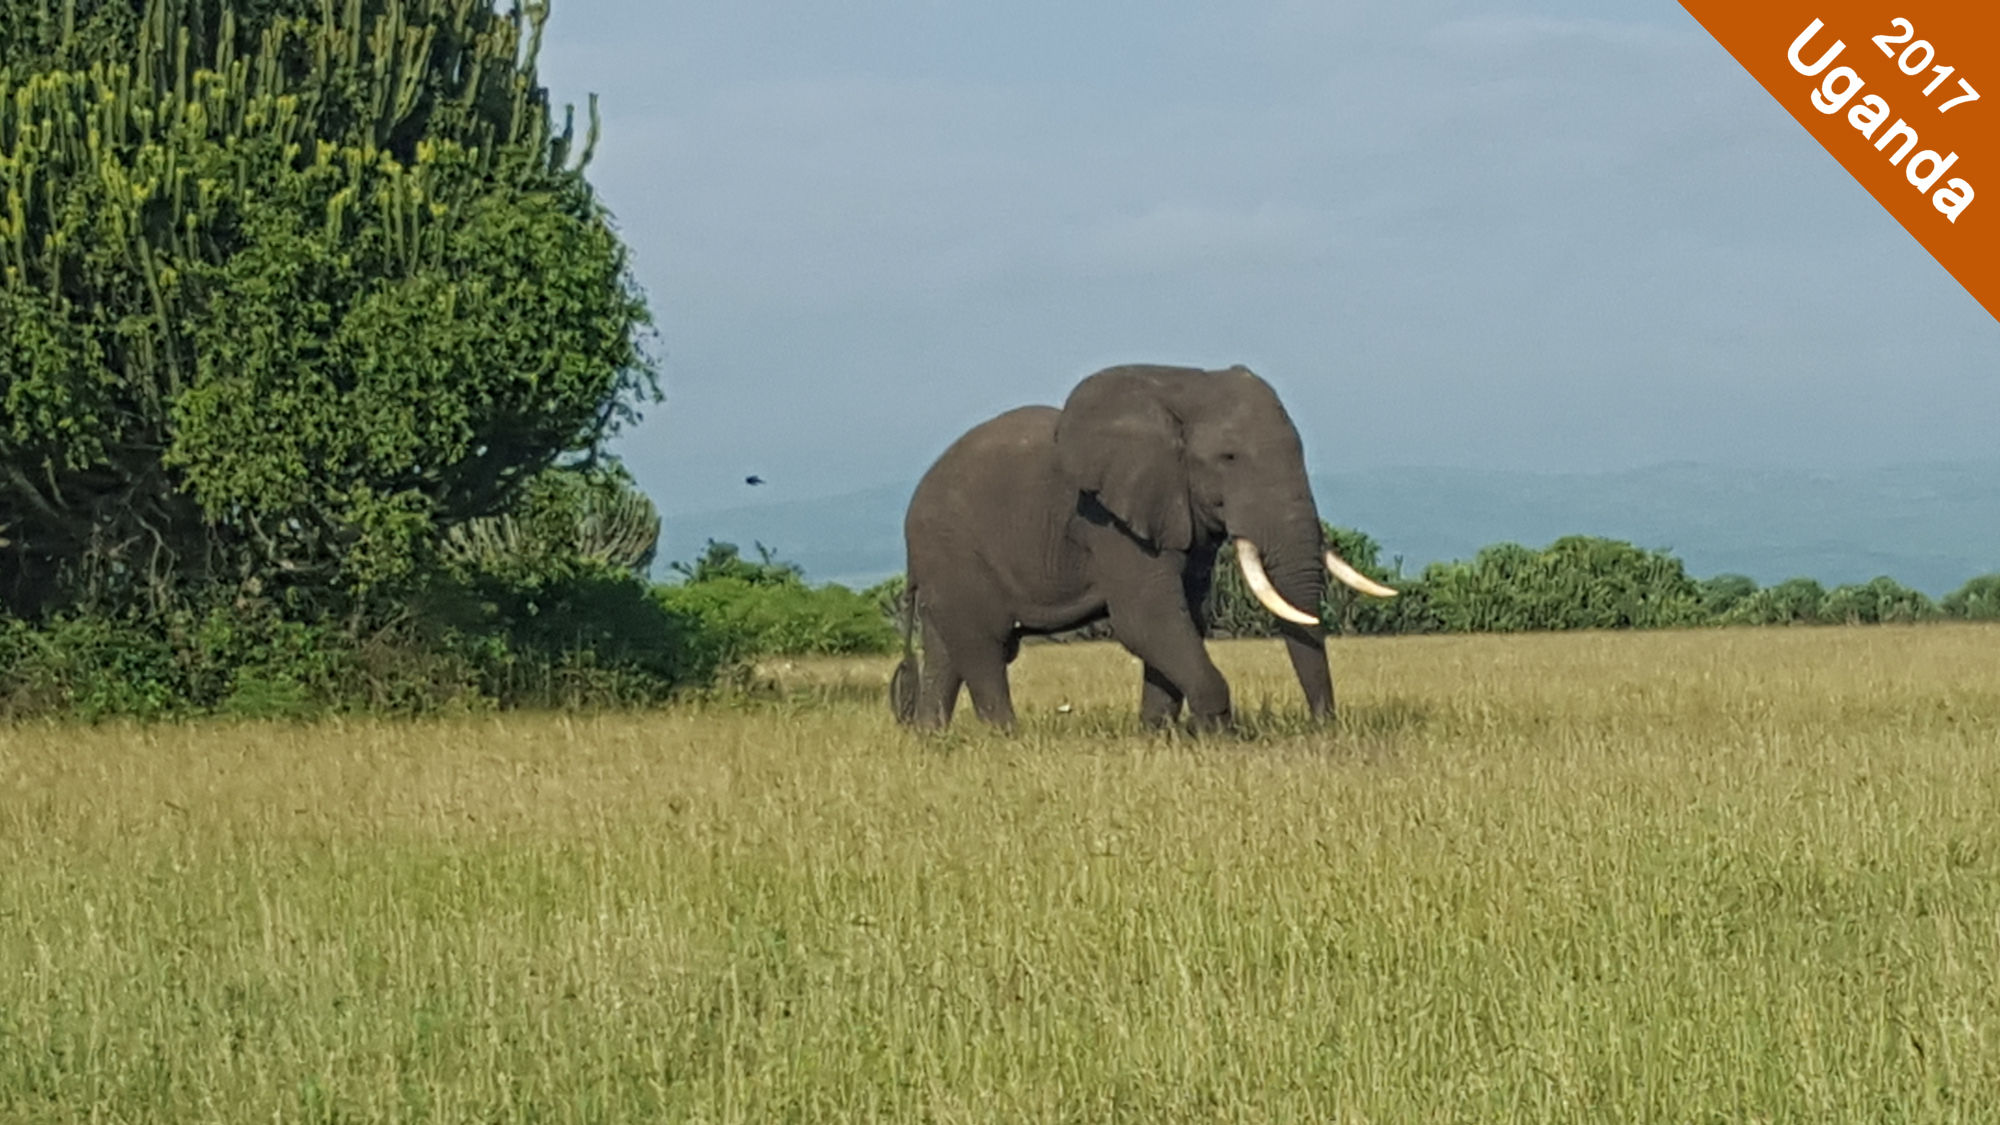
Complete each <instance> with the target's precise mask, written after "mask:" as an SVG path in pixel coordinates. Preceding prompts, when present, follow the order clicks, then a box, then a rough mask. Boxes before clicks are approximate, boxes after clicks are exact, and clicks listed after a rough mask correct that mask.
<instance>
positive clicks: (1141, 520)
mask: <svg viewBox="0 0 2000 1125" xmlns="http://www.w3.org/2000/svg"><path fill="white" fill-rule="evenodd" d="M1184 453H1185V447H1184V445H1183V443H1182V437H1181V420H1180V419H1179V418H1177V417H1175V416H1174V414H1173V412H1172V411H1171V410H1169V409H1168V408H1167V404H1166V402H1165V400H1164V399H1163V398H1162V396H1161V395H1160V388H1159V381H1158V379H1157V378H1155V377H1153V376H1152V375H1151V374H1150V373H1147V372H1144V371H1138V370H1130V369H1121V368H1109V369H1107V370H1104V371H1100V372H1098V373H1097V374H1095V375H1092V376H1090V377H1089V378H1087V379H1085V380H1084V381H1083V382H1081V383H1079V384H1077V387H1076V389H1075V390H1074V391H1071V392H1070V396H1069V400H1068V401H1067V402H1065V403H1064V404H1063V410H1062V417H1061V418H1060V419H1059V420H1058V421H1057V422H1056V456H1057V458H1058V459H1059V460H1060V461H1061V463H1062V469H1063V472H1064V473H1065V474H1067V475H1068V477H1069V478H1070V480H1071V481H1073V482H1074V483H1075V484H1076V487H1077V491H1079V492H1087V493H1094V494H1095V495H1096V498H1097V502H1098V503H1099V504H1102V505H1103V506H1104V507H1105V509H1106V510H1108V511H1109V512H1110V513H1111V514H1112V515H1114V516H1116V517H1117V518H1118V519H1119V520H1120V521H1122V522H1123V523H1124V524H1125V526H1127V527H1129V528H1130V529H1131V530H1132V532H1133V533H1134V534H1136V535H1138V536H1139V537H1140V538H1142V539H1145V540H1147V541H1148V542H1150V543H1152V544H1153V545H1154V546H1156V547H1158V548H1160V549H1162V550H1169V551H1185V550H1187V549H1188V547H1189V545H1190V544H1191V543H1192V542H1193V539H1194V517H1193V514H1192V513H1191V512H1190V511H1189V510H1188V479H1187V465H1186V462H1185V461H1184V459H1183V458H1184Z"/></svg>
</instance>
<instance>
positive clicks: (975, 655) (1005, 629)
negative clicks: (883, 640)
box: [927, 620, 1014, 730]
mask: <svg viewBox="0 0 2000 1125" xmlns="http://www.w3.org/2000/svg"><path fill="white" fill-rule="evenodd" d="M937 632H938V633H939V634H940V635H939V637H938V640H939V641H940V642H941V643H942V644H943V645H944V648H945V651H946V652H947V653H949V654H950V659H951V668H952V671H953V672H954V673H955V674H956V676H957V677H958V680H962V681H963V682H964V684H965V689H966V692H967V693H968V694H969V695H971V696H972V710H973V713H974V714H976V715H978V716H979V717H980V718H981V719H983V720H985V721H986V722H988V723H991V724H993V725H994V726H996V727H1002V728H1005V729H1009V730H1011V729H1013V726H1014V699H1013V693H1012V692H1011V691H1010V690H1009V689H1008V686H1007V664H1008V661H1009V659H1010V649H1013V648H1014V645H1013V644H1012V643H1010V642H1011V641H1012V634H1013V622H1012V621H1011V620H1010V621H1007V622H1005V623H1004V625H1002V624H995V625H993V626H991V627H985V628H982V627H981V626H979V625H976V624H968V623H961V622H947V623H946V624H944V625H942V626H940V627H939V629H938V630H937ZM927 643H928V642H927ZM957 690H958V681H957V680H955V681H954V682H953V684H952V691H953V693H954V694H956V692H957Z"/></svg>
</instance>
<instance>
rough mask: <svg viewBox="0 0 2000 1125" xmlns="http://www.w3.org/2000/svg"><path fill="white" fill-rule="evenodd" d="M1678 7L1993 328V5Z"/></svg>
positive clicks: (1891, 2) (1988, 1)
mask: <svg viewBox="0 0 2000 1125" xmlns="http://www.w3.org/2000/svg"><path fill="white" fill-rule="evenodd" d="M1681 7H1683V8H1686V9H1687V11H1688V14H1689V15H1691V16H1693V17H1694V18H1695V20H1696V21H1697V22H1699V23H1700V24H1701V25H1702V26H1703V27H1704V28H1707V29H1708V33H1709V34H1710V35H1713V36H1715V38H1716V41H1717V42H1719V43H1721V44H1722V46H1723V48H1724V49H1725V50H1727V51H1728V52H1729V53H1730V54H1731V55H1733V56H1735V58H1736V61H1737V62H1739V63H1741V64H1743V69H1745V70H1747V71H1749V72H1750V76H1751V77H1753V78H1755V79H1756V80H1757V81H1758V82H1759V83H1760V84H1761V85H1762V86H1763V87H1764V89H1765V90H1767V91H1769V92H1770V94H1771V96H1772V97H1774V98H1776V99H1778V104H1779V105H1782V106H1784V107H1785V108H1786V109H1787V110H1790V111H1791V114H1792V116H1793V117H1796V118H1798V121H1799V124H1801V125H1804V126H1805V127H1806V131H1807V132H1809V133H1811V134H1812V135H1813V136H1814V137H1816V138H1818V140H1819V143H1820V144H1821V145H1822V146H1824V147H1825V149H1826V151H1827V152H1829V153H1831V154H1832V156H1833V158H1834V159H1835V160H1838V161H1839V162H1840V164H1841V166H1842V167H1843V168H1846V169H1847V171H1848V172H1849V173H1850V174H1852V175H1853V176H1854V178H1855V179H1857V180H1859V181H1861V185H1862V186H1863V187H1865V188H1867V189H1868V192H1869V194H1870V195H1873V196H1874V197H1875V201H1876V202H1878V203H1880V204H1881V205H1882V206H1883V207H1884V208H1886V209H1887V210H1888V212H1889V213H1890V214H1891V215H1894V216H1895V217H1896V221H1897V222H1899V223H1902V224H1903V229H1904V230H1907V231H1909V232H1910V234H1911V236H1912V237H1914V238H1915V239H1916V240H1917V241H1918V242H1919V243H1922V244H1923V247H1924V249H1926V250H1928V251H1930V253H1931V256H1932V257H1934V258H1936V259H1937V261H1938V264H1939V265H1942V266H1943V267H1944V268H1945V269H1946V270H1947V271H1949V272H1950V273H1951V275H1952V276H1953V277H1955V278H1957V279H1958V282H1959V284H1961V285H1963V286H1965V288H1966V290H1967V291H1968V292H1970V293H1971V294H1972V296H1973V299H1975V300H1977V301H1978V302H1979V303H1980V304H1981V305H1983V306H1985V308H1986V311H1987V312H1989V313H1991V314H1993V316H1994V317H1996V318H2000V0H1681ZM1982 193H1984V195H1985V198H1981V194H1982Z"/></svg>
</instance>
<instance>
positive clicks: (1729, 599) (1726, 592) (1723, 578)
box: [1698, 574, 1757, 622]
mask: <svg viewBox="0 0 2000 1125" xmlns="http://www.w3.org/2000/svg"><path fill="white" fill-rule="evenodd" d="M1756 593H1757V580H1756V579H1754V578H1752V577H1750V576H1749V575H1747V574H1718V575H1715V576H1714V577H1712V578H1704V579H1702V582H1701V589H1700V593H1699V595H1698V597H1699V600H1700V602H1701V616H1702V617H1703V618H1704V619H1706V620H1708V621H1711V622H1712V621H1719V620H1721V619H1722V618H1723V617H1724V616H1726V615H1727V614H1728V613H1729V611H1730V610H1732V609H1735V608H1736V607H1737V606H1738V605H1740V604H1741V603H1742V602H1743V601H1744V599H1746V598H1749V597H1751V596H1753V595H1754V594H1756Z"/></svg>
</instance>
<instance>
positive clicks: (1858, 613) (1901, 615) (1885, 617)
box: [1820, 576, 1938, 625]
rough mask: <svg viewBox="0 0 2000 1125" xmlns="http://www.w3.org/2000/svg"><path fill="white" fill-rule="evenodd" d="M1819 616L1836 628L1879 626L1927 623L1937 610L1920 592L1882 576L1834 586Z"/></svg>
mask: <svg viewBox="0 0 2000 1125" xmlns="http://www.w3.org/2000/svg"><path fill="white" fill-rule="evenodd" d="M1820 616H1821V619H1822V620H1824V621H1827V622H1829V623H1831V624H1837V625H1878V624H1887V623H1903V622H1911V621H1928V620H1930V619H1931V618H1933V617H1936V616H1938V607H1937V603H1935V602H1933V601H1931V599H1930V598H1929V597H1927V596H1925V595H1924V593H1923V592H1922V591H1919V590H1912V589H1910V588H1909V587H1908V586H1905V585H1903V584H1902V583H1900V582H1897V581H1896V580H1895V579H1893V578H1889V577H1887V576H1883V577H1879V578H1876V579H1873V580H1872V581H1869V582H1865V583H1861V584H1858V585H1850V586H1837V587H1835V588H1834V589H1833V590H1831V591H1829V592H1828V593H1827V595H1826V601H1825V602H1824V603H1822V604H1821V606H1820Z"/></svg>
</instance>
